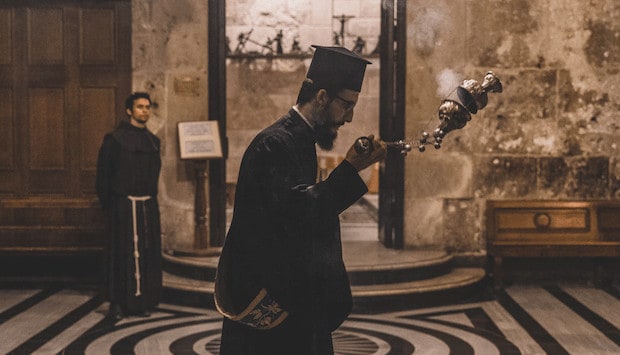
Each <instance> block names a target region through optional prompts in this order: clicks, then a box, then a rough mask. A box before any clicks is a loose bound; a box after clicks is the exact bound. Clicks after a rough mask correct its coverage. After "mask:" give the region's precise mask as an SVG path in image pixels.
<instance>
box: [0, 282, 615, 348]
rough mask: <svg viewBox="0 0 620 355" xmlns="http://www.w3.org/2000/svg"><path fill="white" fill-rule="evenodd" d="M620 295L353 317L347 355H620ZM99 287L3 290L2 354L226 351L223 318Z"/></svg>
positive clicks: (558, 289)
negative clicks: (105, 292)
mask: <svg viewBox="0 0 620 355" xmlns="http://www.w3.org/2000/svg"><path fill="white" fill-rule="evenodd" d="M619 294H620V293H619V292H618V289H615V288H612V289H609V290H601V289H597V288H592V287H588V286H583V285H561V286H546V287H539V286H512V287H510V288H508V289H506V290H505V292H502V293H499V294H497V297H496V299H494V300H490V301H484V302H479V303H468V304H457V305H450V306H444V307H436V308H428V309H415V310H409V311H403V312H395V313H384V314H373V315H363V314H353V315H351V316H350V317H349V319H348V320H347V321H346V322H345V323H344V324H343V326H342V327H340V328H339V329H338V330H337V331H336V332H335V333H334V346H335V351H336V353H337V354H340V355H362V354H375V355H379V354H380V355H384V354H393V355H400V354H459V355H467V354H484V355H492V354H528V355H529V354H554V355H555V354H620V330H619V328H620V297H619ZM106 312H107V303H105V302H103V301H102V300H101V298H100V297H98V296H97V295H96V294H95V293H94V292H92V291H79V290H73V289H32V290H22V289H0V339H1V340H2V341H0V353H1V354H107V353H110V354H132V353H134V354H218V353H219V351H218V349H219V336H220V326H221V317H220V316H219V315H218V314H217V313H216V312H214V311H211V310H204V309H198V308H188V307H182V306H175V305H169V304H162V305H160V307H159V308H158V310H157V312H155V313H154V314H153V315H151V317H149V318H139V317H131V318H126V319H123V320H122V321H120V322H117V323H115V322H113V321H112V320H111V319H109V318H106V316H105V315H106Z"/></svg>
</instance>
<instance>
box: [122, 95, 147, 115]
mask: <svg viewBox="0 0 620 355" xmlns="http://www.w3.org/2000/svg"><path fill="white" fill-rule="evenodd" d="M137 99H147V100H149V104H152V102H151V96H150V95H149V94H148V93H146V92H140V91H136V92H134V93H132V94H131V95H129V96H128V97H127V99H126V100H125V108H126V109H128V110H130V111H133V103H134V101H136V100H137Z"/></svg>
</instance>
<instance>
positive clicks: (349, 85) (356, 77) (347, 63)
mask: <svg viewBox="0 0 620 355" xmlns="http://www.w3.org/2000/svg"><path fill="white" fill-rule="evenodd" d="M312 47H314V48H316V51H315V52H314V56H313V57H312V63H310V68H308V74H306V77H307V78H309V79H312V81H314V82H315V83H316V84H317V85H321V86H324V87H336V88H344V89H350V90H353V91H357V92H360V90H361V89H362V81H364V72H365V71H366V65H368V64H371V62H369V61H367V60H366V59H364V58H362V57H360V56H359V55H357V54H356V53H354V52H351V51H350V50H348V49H346V48H343V47H324V46H316V45H312Z"/></svg>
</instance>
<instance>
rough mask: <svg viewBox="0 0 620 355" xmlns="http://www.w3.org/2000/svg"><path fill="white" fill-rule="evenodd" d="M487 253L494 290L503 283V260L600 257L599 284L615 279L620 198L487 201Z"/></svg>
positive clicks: (618, 249) (619, 235)
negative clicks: (612, 269) (610, 267)
mask: <svg viewBox="0 0 620 355" xmlns="http://www.w3.org/2000/svg"><path fill="white" fill-rule="evenodd" d="M486 212H487V233H488V236H487V255H488V256H489V260H490V264H491V274H492V277H493V281H494V283H495V288H496V289H500V288H502V287H503V278H504V274H503V269H502V262H503V259H504V258H517V257H520V258H526V257H527V258H530V257H534V258H554V257H584V258H596V259H595V261H596V262H597V265H598V266H599V267H597V270H598V272H597V275H595V282H596V283H597V284H598V285H599V286H604V285H605V284H607V283H609V281H611V280H610V279H609V277H608V276H611V273H608V272H606V271H607V270H605V267H606V265H607V264H608V262H609V261H610V260H614V259H617V258H619V257H620V201H610V200H595V201H530V200H522V201H516V200H513V201H488V202H487V211H486Z"/></svg>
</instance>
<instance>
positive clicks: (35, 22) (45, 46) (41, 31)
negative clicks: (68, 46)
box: [27, 7, 65, 65]
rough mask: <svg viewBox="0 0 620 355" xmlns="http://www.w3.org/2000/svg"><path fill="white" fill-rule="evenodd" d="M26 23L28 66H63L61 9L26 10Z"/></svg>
mask: <svg viewBox="0 0 620 355" xmlns="http://www.w3.org/2000/svg"><path fill="white" fill-rule="evenodd" d="M27 21H28V42H27V44H28V58H29V64H31V65H34V64H63V63H64V50H63V49H64V43H65V41H64V31H63V24H64V21H63V9H62V8H61V7H59V8H33V9H28V11H27Z"/></svg>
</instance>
